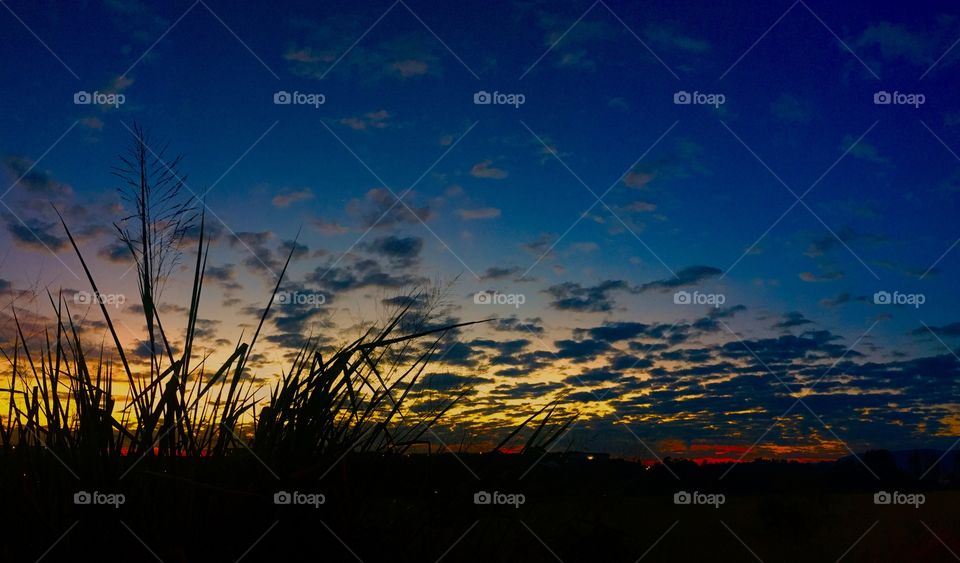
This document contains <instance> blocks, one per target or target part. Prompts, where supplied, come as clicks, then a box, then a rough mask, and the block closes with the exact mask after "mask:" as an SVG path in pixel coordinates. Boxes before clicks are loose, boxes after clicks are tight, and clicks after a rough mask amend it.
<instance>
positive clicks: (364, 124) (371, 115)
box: [340, 109, 391, 131]
mask: <svg viewBox="0 0 960 563" xmlns="http://www.w3.org/2000/svg"><path fill="white" fill-rule="evenodd" d="M390 117H391V116H390V112H388V111H387V110H385V109H382V110H379V111H371V112H368V113H365V114H363V115H362V116H354V117H344V118H343V119H341V120H340V124H341V125H346V126H347V127H349V128H351V129H353V130H354V131H366V130H367V129H385V128H386V127H387V126H388V125H389V122H388V121H387V120H388V119H390Z"/></svg>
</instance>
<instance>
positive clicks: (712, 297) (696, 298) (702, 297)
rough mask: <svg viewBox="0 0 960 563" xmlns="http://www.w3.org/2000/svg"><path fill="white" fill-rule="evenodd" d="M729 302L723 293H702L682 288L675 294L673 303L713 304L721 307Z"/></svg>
mask: <svg viewBox="0 0 960 563" xmlns="http://www.w3.org/2000/svg"><path fill="white" fill-rule="evenodd" d="M726 302H727V296H726V295H724V294H722V293H701V292H699V291H694V292H693V293H690V292H689V291H684V290H680V291H678V292H676V293H674V294H673V303H674V304H675V305H711V306H713V307H720V306H721V305H723V304H724V303H726Z"/></svg>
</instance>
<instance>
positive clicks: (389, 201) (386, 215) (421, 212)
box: [347, 188, 433, 229]
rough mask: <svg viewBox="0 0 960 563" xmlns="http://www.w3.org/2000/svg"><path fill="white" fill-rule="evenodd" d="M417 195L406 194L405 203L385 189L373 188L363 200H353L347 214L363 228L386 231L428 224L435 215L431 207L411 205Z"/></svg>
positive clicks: (412, 193)
mask: <svg viewBox="0 0 960 563" xmlns="http://www.w3.org/2000/svg"><path fill="white" fill-rule="evenodd" d="M415 197H416V193H414V192H410V193H408V194H406V196H405V197H404V200H403V202H398V201H397V197H396V196H394V195H393V194H392V193H390V191H389V190H387V189H385V188H373V189H372V190H370V191H368V192H367V193H366V194H365V195H364V198H363V199H362V200H360V199H354V200H351V201H350V203H349V204H348V205H347V213H348V214H349V215H351V216H352V217H354V218H355V219H357V220H359V221H360V222H361V224H362V227H363V228H371V227H374V226H376V227H378V228H381V229H386V228H390V227H395V226H397V225H403V224H417V223H420V222H427V221H428V220H430V218H431V217H432V215H433V213H432V211H431V210H430V207H429V206H426V205H424V206H421V207H417V206H416V205H415V204H413V203H410V200H411V199H414V198H415Z"/></svg>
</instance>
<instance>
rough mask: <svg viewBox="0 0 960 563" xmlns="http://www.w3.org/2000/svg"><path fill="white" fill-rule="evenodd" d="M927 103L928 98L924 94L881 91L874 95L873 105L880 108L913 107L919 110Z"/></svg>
mask: <svg viewBox="0 0 960 563" xmlns="http://www.w3.org/2000/svg"><path fill="white" fill-rule="evenodd" d="M926 102H927V97H926V96H924V95H923V94H918V93H912V94H908V93H906V92H898V91H896V90H894V91H893V92H887V91H886V90H880V91H879V92H874V93H873V103H874V104H876V105H878V106H913V107H914V108H919V107H920V106H922V105H923V104H925V103H926Z"/></svg>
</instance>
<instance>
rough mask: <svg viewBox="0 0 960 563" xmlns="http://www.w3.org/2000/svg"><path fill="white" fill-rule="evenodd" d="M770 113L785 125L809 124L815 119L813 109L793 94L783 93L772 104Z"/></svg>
mask: <svg viewBox="0 0 960 563" xmlns="http://www.w3.org/2000/svg"><path fill="white" fill-rule="evenodd" d="M770 113H772V114H773V116H774V117H775V118H777V120H779V121H781V122H783V123H791V124H793V123H807V122H809V121H810V119H811V118H812V117H813V109H811V107H810V106H809V104H807V103H806V102H803V101H801V100H800V99H799V98H797V97H796V96H794V95H792V94H787V93H783V94H780V96H779V97H778V98H777V99H776V100H774V101H773V103H771V104H770Z"/></svg>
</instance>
